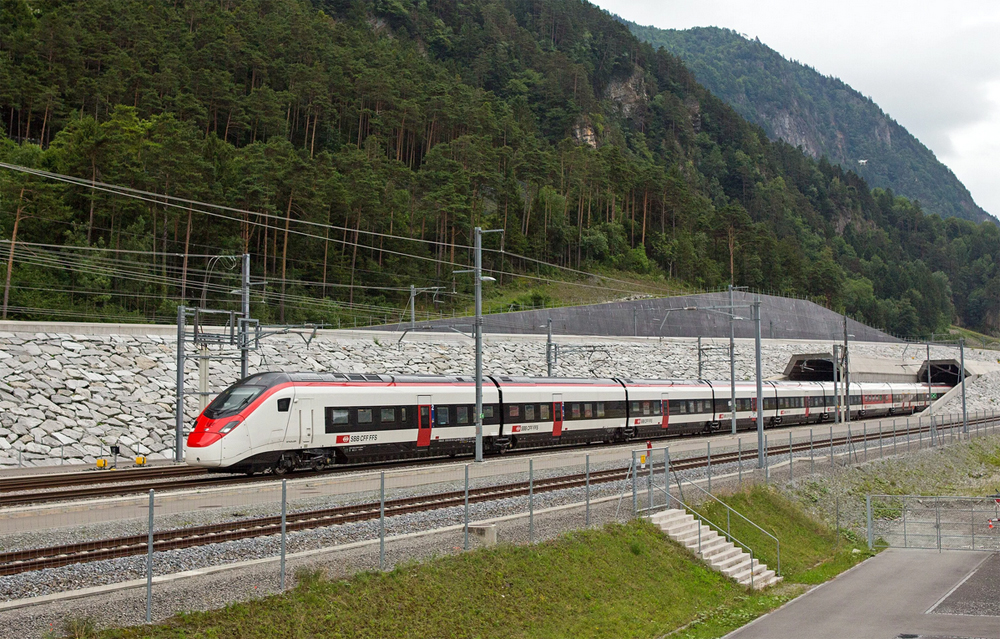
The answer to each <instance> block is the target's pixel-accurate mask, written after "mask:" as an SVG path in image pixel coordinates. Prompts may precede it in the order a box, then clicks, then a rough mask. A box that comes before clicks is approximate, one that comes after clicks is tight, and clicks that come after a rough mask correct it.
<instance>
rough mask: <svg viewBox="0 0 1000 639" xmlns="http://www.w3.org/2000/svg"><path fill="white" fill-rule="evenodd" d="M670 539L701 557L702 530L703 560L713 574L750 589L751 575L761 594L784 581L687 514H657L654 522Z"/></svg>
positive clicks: (680, 511) (755, 586)
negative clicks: (699, 532)
mask: <svg viewBox="0 0 1000 639" xmlns="http://www.w3.org/2000/svg"><path fill="white" fill-rule="evenodd" d="M650 521H652V522H653V523H654V524H656V525H657V526H659V527H660V530H662V531H663V532H665V533H666V534H667V536H668V537H670V538H671V539H673V540H674V541H676V542H678V543H680V544H683V545H684V547H685V548H687V549H689V550H690V551H691V552H693V553H695V554H698V529H699V528H700V529H701V555H700V556H701V559H702V561H704V562H705V563H707V564H708V565H709V566H710V567H711V568H712V569H713V570H718V571H719V572H721V573H722V574H724V575H725V576H727V577H729V578H730V579H733V580H735V581H736V582H737V583H740V584H742V585H744V586H749V585H750V575H751V573H752V574H753V587H754V589H755V590H761V589H763V588H767V587H768V586H772V585H774V584H776V583H778V582H779V581H781V579H782V578H781V577H779V576H777V575H776V574H774V571H773V570H770V569H769V568H768V567H767V565H766V564H762V563H760V562H758V561H757V560H756V559H754V560H752V561H751V559H750V554H749V553H746V552H744V551H743V549H742V548H740V547H739V546H737V545H735V544H733V543H732V542H730V541H729V540H727V539H726V538H725V537H724V536H722V535H720V534H719V533H717V532H715V531H714V530H712V529H711V528H710V527H708V526H706V525H704V524H702V523H701V522H699V521H697V520H695V518H694V516H693V515H689V514H688V513H687V512H685V511H683V510H678V509H676V508H673V509H668V510H664V511H661V512H658V513H656V514H655V515H653V516H652V517H651V518H650Z"/></svg>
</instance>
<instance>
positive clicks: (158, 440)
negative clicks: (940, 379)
mask: <svg viewBox="0 0 1000 639" xmlns="http://www.w3.org/2000/svg"><path fill="white" fill-rule="evenodd" d="M164 328H166V327H162V328H161V327H156V328H155V329H154V328H151V329H150V332H151V333H153V332H155V333H163V332H166V331H164ZM72 330H74V331H80V330H84V329H83V328H81V327H80V325H77V326H74V327H73V329H72ZM168 330H169V329H168ZM92 332H93V333H94V334H79V333H78V332H73V333H61V332H46V333H19V332H0V466H7V467H10V466H17V465H18V464H19V463H20V464H22V465H25V466H37V465H53V464H60V463H62V461H63V459H65V463H88V464H89V463H93V461H94V460H95V458H97V457H98V456H100V455H102V454H105V455H106V454H107V453H108V450H109V446H110V445H112V444H116V443H117V444H119V445H121V446H122V448H123V454H125V455H128V456H131V455H134V454H147V455H148V456H149V458H150V459H156V458H170V457H172V456H173V446H174V402H175V399H174V398H175V379H176V348H177V343H176V339H175V338H174V337H172V336H170V335H163V334H149V335H136V334H130V335H115V334H98V333H100V332H101V331H100V330H94V331H92ZM398 339H399V337H398V335H394V334H391V333H389V334H387V333H384V332H369V333H366V332H361V331H344V332H340V331H326V332H321V333H320V334H319V335H318V336H317V337H316V338H315V339H313V340H312V341H311V342H310V343H308V344H307V343H306V341H305V340H304V339H302V337H300V336H298V335H284V336H275V337H271V338H268V339H267V340H265V341H264V342H263V346H262V348H261V350H260V351H259V352H255V353H254V354H253V355H252V356H251V372H257V371H261V370H286V371H293V370H309V371H339V372H370V373H438V374H466V375H468V374H471V373H473V371H474V351H473V346H472V341H471V340H469V339H467V338H464V337H462V336H460V335H458V334H411V335H408V336H407V337H406V338H405V341H403V342H402V343H399V344H397V340H398ZM556 341H557V342H558V343H560V344H563V345H564V347H563V351H562V352H561V354H560V358H559V362H558V365H557V367H556V369H555V371H554V373H555V374H556V375H559V376H579V377H597V376H600V377H635V378H643V377H646V378H694V377H696V376H697V347H696V344H697V342H696V341H695V340H693V339H684V338H678V339H663V340H659V339H655V338H649V339H643V338H638V339H635V338H616V339H609V338H596V337H588V338H572V337H558V338H557V339H556ZM830 346H831V345H830V344H829V343H810V342H801V341H798V342H791V343H789V342H780V341H776V340H775V341H770V340H765V341H764V348H763V369H764V375H765V377H775V376H778V375H780V374H781V373H782V371H783V370H784V367H785V365H786V364H787V363H788V359H789V357H790V356H791V355H792V354H794V353H804V352H821V351H829V349H830ZM570 347H577V348H579V347H583V349H582V350H576V351H570V350H567V349H568V348H570ZM703 348H705V349H708V350H706V351H705V352H704V353H703V360H704V361H703V370H702V376H703V377H704V378H707V379H727V378H728V377H729V358H728V340H724V339H717V340H705V341H704V342H703ZM917 350H918V349H914V348H912V347H911V348H910V349H909V350H908V351H907V350H905V346H904V345H902V344H873V343H856V344H854V345H852V352H853V353H857V354H858V355H863V356H867V357H886V358H905V359H907V360H910V359H911V358H912V359H913V361H917V359H918V358H919V360H920V361H922V359H923V357H924V351H923V350H919V352H917ZM188 352H189V354H191V355H195V354H196V353H195V351H194V348H193V347H191V348H189V350H188ZM216 352H218V351H216ZM221 354H225V355H230V356H231V355H234V354H235V353H234V352H232V351H227V352H225V353H221ZM954 356H955V355H954V353H952V351H951V350H949V349H944V348H942V349H932V357H934V358H937V357H942V358H944V357H954ZM966 357H967V358H969V359H983V360H989V361H994V362H995V361H996V359H997V353H996V352H993V351H973V350H969V351H967V354H966ZM483 361H484V371H485V372H486V373H487V374H489V373H496V374H511V375H544V374H545V370H546V369H545V340H544V338H541V339H539V338H538V337H537V336H527V335H522V336H502V335H488V336H487V337H486V339H485V346H484V357H483ZM753 371H754V352H753V341H752V340H737V345H736V374H737V377H738V378H739V379H752V378H753V374H754V373H753ZM238 374H239V364H238V362H236V361H233V360H228V361H212V362H211V363H210V366H209V378H210V381H211V387H210V389H211V390H212V391H214V392H218V391H220V390H222V389H224V388H226V387H227V386H229V385H230V384H232V383H233V382H235V381H236V379H237V377H238ZM185 379H186V383H185V384H186V389H187V392H190V393H193V392H195V391H197V389H198V363H197V360H195V359H188V360H187V365H186V366H185ZM981 379H984V380H985V381H983V382H982V383H979V380H977V385H975V386H974V388H975V389H977V390H976V391H975V393H978V395H975V397H972V395H974V394H975V393H973V392H972V391H971V389H970V397H972V399H971V400H970V410H971V409H978V408H986V407H992V408H995V407H996V405H995V404H994V403H993V402H995V399H996V393H997V392H998V383H1000V376H984V378H981ZM990 380H992V381H990ZM979 395H981V396H982V397H980V396H979ZM980 404H982V405H980ZM199 411H200V400H199V398H198V397H197V396H195V395H188V396H187V397H186V401H185V413H186V420H185V421H186V423H188V424H190V422H191V421H193V420H194V418H195V417H196V416H197V414H198V412H199Z"/></svg>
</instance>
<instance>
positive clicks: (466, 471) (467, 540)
mask: <svg viewBox="0 0 1000 639" xmlns="http://www.w3.org/2000/svg"><path fill="white" fill-rule="evenodd" d="M465 549H466V550H468V549H469V465H468V464H466V465H465Z"/></svg>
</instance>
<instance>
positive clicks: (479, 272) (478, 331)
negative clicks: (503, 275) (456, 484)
mask: <svg viewBox="0 0 1000 639" xmlns="http://www.w3.org/2000/svg"><path fill="white" fill-rule="evenodd" d="M483 233H503V229H495V230H491V231H484V230H483V229H482V227H479V226H477V227H476V228H475V239H476V243H475V247H474V248H475V262H474V264H475V266H474V268H473V269H472V270H468V269H466V270H461V271H453V273H472V274H473V279H474V280H475V281H474V284H475V289H476V319H475V325H474V326H473V327H472V330H473V333H474V337H475V340H476V461H477V462H481V461H483V282H484V281H485V282H495V281H496V280H495V279H494V278H492V277H483Z"/></svg>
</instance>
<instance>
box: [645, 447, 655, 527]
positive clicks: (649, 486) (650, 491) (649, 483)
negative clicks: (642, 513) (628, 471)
mask: <svg viewBox="0 0 1000 639" xmlns="http://www.w3.org/2000/svg"><path fill="white" fill-rule="evenodd" d="M646 457H648V458H649V459H647V460H646V461H648V462H649V475H647V477H646V492H647V493H648V494H649V514H650V515H652V514H653V446H652V444H650V445H649V446H647V447H646Z"/></svg>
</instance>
